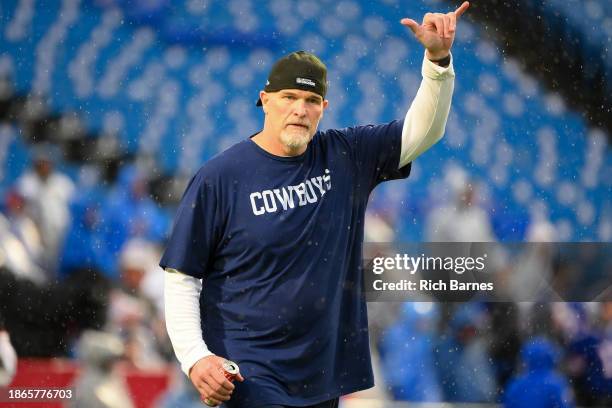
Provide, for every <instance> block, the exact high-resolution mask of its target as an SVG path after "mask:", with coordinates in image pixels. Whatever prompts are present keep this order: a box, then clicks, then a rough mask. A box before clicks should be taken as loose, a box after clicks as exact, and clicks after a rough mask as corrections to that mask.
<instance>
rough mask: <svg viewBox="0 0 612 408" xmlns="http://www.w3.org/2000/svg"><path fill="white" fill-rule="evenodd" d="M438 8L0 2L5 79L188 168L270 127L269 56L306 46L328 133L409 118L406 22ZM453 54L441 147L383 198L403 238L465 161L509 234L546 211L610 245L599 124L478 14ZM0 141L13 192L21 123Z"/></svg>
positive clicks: (605, 157) (243, 0)
mask: <svg viewBox="0 0 612 408" xmlns="http://www.w3.org/2000/svg"><path fill="white" fill-rule="evenodd" d="M560 3H563V2H560ZM566 3H568V4H569V3H572V4H573V3H582V2H576V1H573V2H572V1H570V2H566ZM593 3H601V4H607V2H593V1H587V2H584V7H585V8H586V9H587V13H590V12H588V10H590V9H591V8H593V9H594V8H597V7H598V6H596V5H595V6H594V5H593ZM263 4H265V5H263ZM589 7H590V8H589ZM600 8H601V12H599V11H597V10H595V11H597V12H592V13H591V14H593V16H597V18H599V19H602V21H606V22H607V23H605V24H604V25H605V26H606V27H607V28H606V30H608V31H609V29H610V27H609V26H610V24H609V18H610V17H609V16H610V10H609V7H608V6H607V5H605V6H601V7H600ZM431 9H437V10H442V11H444V10H447V9H450V6H449V5H448V4H447V3H445V2H442V1H434V0H419V1H411V2H399V1H394V0H381V1H379V2H358V1H355V0H341V1H336V0H303V1H289V0H272V1H269V2H265V3H259V2H255V1H250V0H233V1H228V2H210V1H205V0H185V1H181V2H172V3H170V2H168V1H162V0H160V1H158V2H145V1H133V2H122V1H118V0H117V1H112V0H104V1H97V2H90V1H78V0H64V1H61V2H60V1H52V2H44V3H42V4H36V5H35V4H34V1H33V0H9V1H4V2H3V5H2V7H0V16H1V18H0V35H1V38H2V39H1V40H0V76H9V77H10V78H12V80H13V82H14V87H15V89H16V91H17V93H19V94H22V95H24V94H28V93H35V94H41V95H44V96H45V97H46V98H47V101H48V104H49V107H50V109H51V111H52V112H54V113H57V114H66V113H69V112H75V113H76V115H77V116H78V118H80V120H82V121H83V123H84V124H85V126H86V128H87V130H88V136H87V137H101V136H100V135H109V134H114V135H117V137H118V139H119V145H120V147H121V148H122V149H123V150H125V151H127V152H129V153H131V154H135V155H146V156H149V157H152V158H154V162H155V164H156V168H157V170H158V172H159V173H161V174H172V175H179V176H185V175H189V174H191V173H193V172H194V171H195V170H196V169H197V168H198V167H199V166H200V165H201V163H202V162H203V161H204V160H206V159H208V158H210V157H211V156H212V155H214V154H216V153H217V152H219V151H220V150H222V149H223V148H225V147H227V146H229V145H230V144H232V143H234V142H236V141H238V140H241V139H244V138H245V137H247V136H249V135H250V134H252V133H254V132H256V131H257V130H258V129H259V127H260V125H261V121H262V119H261V115H260V112H259V109H258V108H256V107H255V104H254V102H255V100H256V99H257V98H256V96H257V92H258V90H259V89H261V88H262V87H263V84H264V83H265V76H266V73H267V71H268V69H269V68H270V66H271V63H272V62H273V61H274V59H276V58H277V57H279V56H281V55H283V54H285V53H287V52H289V51H292V50H295V49H306V50H309V51H312V52H315V53H316V54H318V55H319V56H320V57H321V58H322V59H323V60H324V61H326V62H327V64H328V67H329V76H328V78H329V83H330V91H329V95H328V98H329V100H330V108H329V110H328V111H327V112H326V114H325V117H324V119H323V121H322V123H321V127H322V128H328V127H344V126H351V125H354V124H362V123H380V122H384V121H388V120H391V119H393V118H398V117H401V116H403V115H404V113H405V111H406V108H407V107H408V106H409V104H410V101H411V99H412V98H413V96H414V95H415V93H416V90H417V87H418V84H419V80H420V65H421V61H422V57H423V50H422V48H421V46H420V45H418V44H417V42H416V41H415V40H414V39H413V38H412V36H411V35H410V34H409V33H408V32H407V30H406V29H405V28H404V27H403V26H401V25H400V24H399V19H400V18H401V17H405V16H410V17H413V18H420V17H421V16H422V15H423V13H424V12H426V11H429V10H431ZM601 13H606V14H601ZM602 16H605V17H602ZM593 18H595V17H593ZM606 24H607V25H606ZM453 55H454V58H455V62H454V64H455V69H456V72H457V82H456V87H455V96H454V100H453V106H452V110H451V115H450V118H449V122H448V125H447V132H446V136H445V138H444V140H443V142H442V143H440V144H439V145H437V146H436V147H434V148H433V149H432V150H431V151H429V152H428V153H427V154H426V156H424V157H423V158H421V159H419V160H417V161H416V163H415V165H414V168H413V175H412V176H411V181H410V183H397V182H396V183H389V185H386V186H384V187H382V188H380V190H379V191H377V193H376V196H375V198H374V200H375V201H379V202H384V203H385V205H386V206H388V207H391V208H395V209H409V210H410V212H409V213H408V214H410V216H409V218H408V219H405V220H404V221H403V223H402V224H398V226H397V231H396V232H397V237H396V238H397V239H398V240H421V239H422V232H423V224H424V218H425V216H426V213H427V212H428V210H429V208H431V207H432V206H433V205H436V204H440V203H442V202H444V200H445V199H447V195H448V194H444V193H445V192H447V190H448V189H447V188H446V187H444V185H445V184H444V182H443V180H444V179H445V176H446V175H447V173H449V172H453V171H459V170H458V169H463V171H465V172H467V174H468V175H469V177H470V178H471V179H472V180H473V181H474V182H475V183H477V184H478V185H479V186H480V187H479V192H480V194H481V197H482V200H483V203H484V205H485V206H486V207H487V208H488V210H489V211H490V213H491V214H492V216H493V222H494V226H495V232H496V234H497V236H498V237H499V238H500V239H502V240H521V239H523V238H524V233H525V228H526V225H527V223H528V222H529V220H530V219H531V218H532V217H534V216H537V215H543V216H545V217H547V218H549V219H550V220H551V221H552V222H553V224H554V225H555V226H556V227H557V230H558V239H559V240H561V241H582V240H586V241H589V240H593V241H599V240H604V241H605V240H607V241H609V240H610V239H611V238H612V206H611V205H610V189H611V188H612V177H611V174H612V155H611V153H610V150H609V146H608V142H607V135H606V134H605V132H603V131H602V130H599V129H594V128H589V127H588V125H587V124H586V123H585V122H584V120H583V119H582V118H580V117H579V115H577V114H576V113H574V112H572V111H570V110H568V109H567V108H566V106H565V102H564V100H563V99H561V98H560V97H559V96H558V95H556V94H551V93H549V92H548V91H547V90H546V89H543V88H542V87H541V86H540V85H539V84H538V83H537V81H535V80H534V79H533V78H532V77H531V76H530V74H529V72H525V71H524V70H522V68H521V67H520V66H518V64H517V63H516V62H515V61H514V60H512V59H508V58H506V57H505V56H504V54H503V52H502V50H500V48H499V47H498V46H497V45H496V44H495V43H493V42H491V41H490V40H488V39H487V38H486V37H485V36H484V35H483V32H482V31H481V30H480V29H479V27H477V26H476V25H473V24H471V23H470V22H469V21H468V20H467V19H466V20H463V21H462V22H461V23H460V25H459V27H458V37H457V39H456V43H455V45H454V54H453ZM5 146H6V147H5ZM0 147H1V148H0V189H6V188H7V186H8V185H10V183H11V182H12V181H13V180H14V179H15V178H16V177H17V176H18V175H19V174H20V172H21V171H22V170H23V168H24V166H25V164H24V163H26V162H27V160H26V157H27V149H28V147H27V145H26V144H24V142H23V141H22V140H20V137H19V136H18V132H17V130H16V129H15V128H14V127H12V126H11V125H2V126H1V127H0ZM440 192H442V194H440ZM413 220H414V221H413Z"/></svg>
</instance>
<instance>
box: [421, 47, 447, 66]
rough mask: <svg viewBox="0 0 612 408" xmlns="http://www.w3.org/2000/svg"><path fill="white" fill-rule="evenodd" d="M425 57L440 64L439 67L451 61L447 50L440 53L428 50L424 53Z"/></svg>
mask: <svg viewBox="0 0 612 408" xmlns="http://www.w3.org/2000/svg"><path fill="white" fill-rule="evenodd" d="M425 56H426V58H427V59H428V60H429V61H431V62H433V63H434V64H436V65H438V66H441V67H444V68H446V67H448V66H449V65H450V63H451V55H450V53H449V52H444V53H440V54H437V55H435V54H431V53H429V51H428V52H427V53H426V55H425Z"/></svg>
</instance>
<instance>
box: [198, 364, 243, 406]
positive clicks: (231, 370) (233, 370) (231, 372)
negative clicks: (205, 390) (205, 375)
mask: <svg viewBox="0 0 612 408" xmlns="http://www.w3.org/2000/svg"><path fill="white" fill-rule="evenodd" d="M221 369H222V371H223V376H224V377H225V378H227V380H228V381H230V382H234V379H236V377H237V376H238V374H239V373H240V368H238V364H236V363H234V362H233V361H230V360H225V361H223V364H222V365H221ZM202 402H203V403H204V404H206V405H208V406H209V407H216V406H217V405H215V404H214V403H213V402H212V400H211V399H210V398H202Z"/></svg>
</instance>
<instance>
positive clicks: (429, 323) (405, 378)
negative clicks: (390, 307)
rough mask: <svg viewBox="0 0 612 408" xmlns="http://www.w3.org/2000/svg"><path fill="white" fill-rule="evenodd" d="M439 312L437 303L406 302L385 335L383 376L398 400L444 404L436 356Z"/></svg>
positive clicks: (381, 348) (382, 342) (381, 349)
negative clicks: (396, 319)
mask: <svg viewBox="0 0 612 408" xmlns="http://www.w3.org/2000/svg"><path fill="white" fill-rule="evenodd" d="M438 313H439V310H438V305H437V304H436V303H430V302H409V303H405V304H404V305H403V307H402V308H401V312H400V316H399V319H398V321H397V322H396V323H394V324H393V325H391V326H390V327H388V328H387V329H386V330H385V331H384V332H383V334H382V336H381V339H380V342H379V350H380V356H381V363H382V373H383V376H384V378H385V384H387V386H388V387H389V388H390V391H391V393H392V395H393V398H394V399H396V400H404V401H412V402H441V401H443V396H442V388H441V387H440V381H439V380H438V376H437V372H436V363H435V357H434V347H435V345H436V340H435V339H436V335H437V326H438V318H439V316H438Z"/></svg>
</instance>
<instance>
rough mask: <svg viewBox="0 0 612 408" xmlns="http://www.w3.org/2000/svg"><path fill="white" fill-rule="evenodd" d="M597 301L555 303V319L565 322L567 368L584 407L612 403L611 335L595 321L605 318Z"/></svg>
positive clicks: (561, 323)
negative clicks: (598, 307) (597, 308)
mask: <svg viewBox="0 0 612 408" xmlns="http://www.w3.org/2000/svg"><path fill="white" fill-rule="evenodd" d="M597 306H601V304H598V303H591V304H587V303H576V302H572V303H559V304H555V312H556V313H555V319H556V321H557V324H560V325H562V327H563V332H564V337H565V342H566V346H565V348H566V361H565V369H566V372H567V373H568V375H569V377H570V378H571V380H572V385H573V386H574V390H575V392H576V403H577V404H578V405H583V406H609V405H610V404H611V403H612V335H611V333H609V332H608V333H606V331H604V330H602V328H601V327H598V325H596V324H595V320H596V318H597V317H598V315H599V316H601V317H604V315H603V314H601V312H599V311H598V310H594V309H596V307H597Z"/></svg>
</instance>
